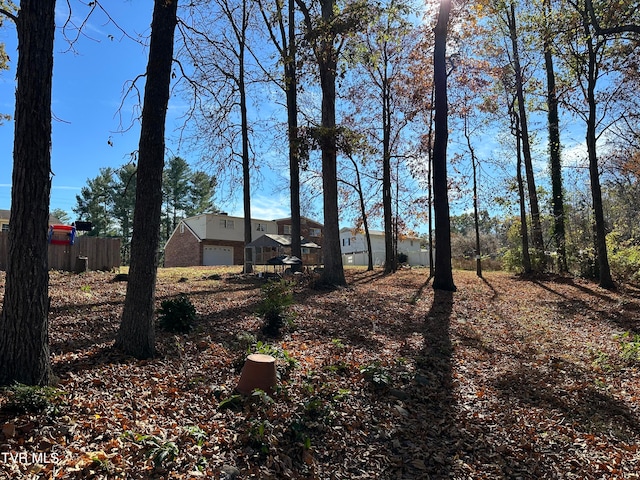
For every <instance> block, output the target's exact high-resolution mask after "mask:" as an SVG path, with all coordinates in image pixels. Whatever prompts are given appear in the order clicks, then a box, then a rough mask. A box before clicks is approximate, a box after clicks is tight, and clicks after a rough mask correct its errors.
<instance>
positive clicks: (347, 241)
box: [342, 238, 351, 247]
mask: <svg viewBox="0 0 640 480" xmlns="http://www.w3.org/2000/svg"><path fill="white" fill-rule="evenodd" d="M347 245H351V239H350V238H343V239H342V246H343V247H346V246H347Z"/></svg>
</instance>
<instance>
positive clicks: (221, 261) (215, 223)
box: [164, 213, 323, 267]
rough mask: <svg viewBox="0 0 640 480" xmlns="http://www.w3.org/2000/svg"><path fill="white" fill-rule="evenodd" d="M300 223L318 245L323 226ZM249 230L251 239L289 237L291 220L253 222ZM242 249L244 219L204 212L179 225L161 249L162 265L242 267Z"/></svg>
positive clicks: (314, 223)
mask: <svg viewBox="0 0 640 480" xmlns="http://www.w3.org/2000/svg"><path fill="white" fill-rule="evenodd" d="M300 223H301V230H302V233H301V235H302V236H303V237H304V238H305V239H306V240H307V241H308V242H313V243H314V244H318V245H320V246H321V245H322V233H323V232H322V224H320V223H317V222H314V221H313V220H310V219H308V218H303V219H301V222H300ZM251 229H252V232H251V238H252V240H256V239H258V238H260V237H261V236H263V235H265V234H270V235H289V236H290V235H291V219H287V218H284V219H279V220H259V219H252V220H251ZM244 247H245V245H244V218H242V217H232V216H229V215H226V214H221V213H203V214H202V215H197V216H195V217H189V218H185V219H184V220H181V221H180V223H178V225H177V227H176V229H175V230H174V231H173V233H172V234H171V237H169V240H168V241H167V243H166V244H165V247H164V266H165V267H188V266H194V265H243V264H244V261H245V250H244ZM305 253H306V254H309V255H311V254H312V252H311V250H310V249H307V251H305V249H304V248H303V257H304V255H305ZM254 263H255V262H254Z"/></svg>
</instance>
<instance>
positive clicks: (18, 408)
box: [4, 383, 64, 414]
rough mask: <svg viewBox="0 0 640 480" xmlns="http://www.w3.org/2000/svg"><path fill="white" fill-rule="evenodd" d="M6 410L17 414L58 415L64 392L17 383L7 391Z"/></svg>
mask: <svg viewBox="0 0 640 480" xmlns="http://www.w3.org/2000/svg"><path fill="white" fill-rule="evenodd" d="M5 391H6V393H7V397H8V400H7V402H6V403H5V405H4V409H6V410H9V411H13V412H17V413H25V412H32V413H40V412H46V413H53V414H55V413H57V411H58V408H59V406H60V399H61V398H62V395H64V392H63V391H62V390H59V389H57V388H54V387H41V386H37V385H35V386H34V385H24V384H22V383H15V384H13V385H12V386H10V387H8V388H7V389H6V390H5Z"/></svg>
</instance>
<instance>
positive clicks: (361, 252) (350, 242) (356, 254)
mask: <svg viewBox="0 0 640 480" xmlns="http://www.w3.org/2000/svg"><path fill="white" fill-rule="evenodd" d="M369 237H370V238H371V252H372V254H373V264H374V265H377V266H381V265H384V258H385V245H384V232H381V231H378V230H369ZM340 251H341V252H342V263H343V264H344V265H367V264H368V263H369V249H368V248H367V239H366V236H365V234H364V232H362V231H360V230H354V229H352V228H342V229H340ZM398 253H399V254H400V253H404V254H405V255H407V258H408V263H409V264H410V265H428V264H429V260H428V251H426V250H422V249H421V248H420V238H419V237H413V236H401V237H400V240H399V241H398Z"/></svg>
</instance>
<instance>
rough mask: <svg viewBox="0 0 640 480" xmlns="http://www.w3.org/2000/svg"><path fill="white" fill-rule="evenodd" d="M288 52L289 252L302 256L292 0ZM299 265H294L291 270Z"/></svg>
mask: <svg viewBox="0 0 640 480" xmlns="http://www.w3.org/2000/svg"><path fill="white" fill-rule="evenodd" d="M288 13H289V20H288V24H287V27H288V37H289V44H288V47H289V48H288V51H287V50H286V46H285V52H286V53H287V58H286V59H285V62H284V82H285V91H286V95H287V123H288V127H289V177H290V181H289V182H290V185H291V254H292V255H294V256H296V257H298V258H300V259H302V246H301V241H300V236H301V234H302V232H301V228H300V140H299V139H298V74H297V71H296V53H297V46H296V23H295V22H296V19H295V0H289V9H288ZM298 268H299V267H297V266H294V269H298Z"/></svg>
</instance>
